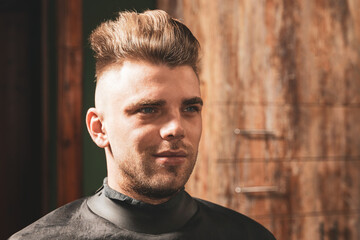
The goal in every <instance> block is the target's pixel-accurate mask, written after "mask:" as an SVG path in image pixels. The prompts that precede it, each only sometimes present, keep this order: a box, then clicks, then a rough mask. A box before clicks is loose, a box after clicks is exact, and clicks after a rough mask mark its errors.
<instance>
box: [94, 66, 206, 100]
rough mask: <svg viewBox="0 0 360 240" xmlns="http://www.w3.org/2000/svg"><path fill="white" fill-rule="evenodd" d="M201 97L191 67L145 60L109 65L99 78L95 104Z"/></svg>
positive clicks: (197, 81) (196, 79) (197, 82)
mask: <svg viewBox="0 0 360 240" xmlns="http://www.w3.org/2000/svg"><path fill="white" fill-rule="evenodd" d="M192 97H200V87H199V80H198V78H197V76H196V74H195V72H194V70H193V69H192V68H191V67H190V66H177V67H173V68H170V67H168V66H165V65H154V64H151V63H148V62H144V61H125V62H123V63H122V64H121V65H120V64H114V65H112V66H109V67H108V68H107V69H106V70H105V71H104V72H103V73H102V74H101V76H100V77H99V79H98V86H97V90H96V95H95V102H96V104H97V105H98V104H100V103H101V102H106V103H107V104H110V103H111V102H114V101H116V100H117V101H122V102H123V103H126V102H133V101H136V100H137V99H144V98H150V99H158V98H162V99H165V100H176V99H179V100H180V99H184V98H192ZM112 100H114V101H112Z"/></svg>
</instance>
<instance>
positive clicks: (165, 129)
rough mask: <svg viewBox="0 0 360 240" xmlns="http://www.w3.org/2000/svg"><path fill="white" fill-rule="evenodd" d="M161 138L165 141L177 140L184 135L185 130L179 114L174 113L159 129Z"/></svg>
mask: <svg viewBox="0 0 360 240" xmlns="http://www.w3.org/2000/svg"><path fill="white" fill-rule="evenodd" d="M160 135H161V138H162V139H164V140H166V141H171V140H179V139H182V138H184V137H185V130H184V127H183V125H182V122H181V116H180V114H179V113H178V114H174V115H172V116H170V117H169V119H168V121H167V122H166V123H165V124H164V125H163V126H162V128H161V129H160Z"/></svg>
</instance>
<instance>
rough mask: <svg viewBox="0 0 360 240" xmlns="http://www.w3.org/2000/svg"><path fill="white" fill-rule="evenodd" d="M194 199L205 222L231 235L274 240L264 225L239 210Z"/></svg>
mask: <svg viewBox="0 0 360 240" xmlns="http://www.w3.org/2000/svg"><path fill="white" fill-rule="evenodd" d="M195 201H196V202H197V203H198V206H199V214H200V215H202V216H203V218H204V221H205V222H208V224H210V225H214V226H216V227H217V229H222V231H223V232H230V233H231V236H232V237H234V236H235V235H237V236H240V235H241V237H242V238H244V239H256V240H257V239H261V240H275V238H274V236H273V235H272V234H271V233H270V231H269V230H267V229H266V228H265V227H264V226H262V225H261V224H260V223H258V222H256V221H255V220H253V219H251V218H249V217H247V216H245V215H243V214H241V213H239V212H236V211H234V210H231V209H229V208H226V207H223V206H220V205H218V204H215V203H212V202H209V201H205V200H202V199H197V198H195Z"/></svg>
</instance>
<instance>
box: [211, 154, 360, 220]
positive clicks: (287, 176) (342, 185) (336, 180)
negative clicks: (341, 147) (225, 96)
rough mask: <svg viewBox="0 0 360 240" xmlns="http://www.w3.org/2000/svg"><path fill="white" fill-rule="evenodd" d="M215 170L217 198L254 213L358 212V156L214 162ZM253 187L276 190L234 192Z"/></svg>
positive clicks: (257, 216)
mask: <svg viewBox="0 0 360 240" xmlns="http://www.w3.org/2000/svg"><path fill="white" fill-rule="evenodd" d="M217 169H218V172H217V176H219V177H217V178H216V181H217V183H218V184H217V185H216V186H215V187H214V189H212V190H213V191H215V192H216V193H217V202H219V203H220V204H222V205H225V206H228V207H230V208H232V209H235V210H237V211H239V212H242V213H244V214H247V215H249V216H252V217H255V218H261V217H270V216H275V217H276V216H283V215H288V216H300V215H311V214H318V215H320V214H322V213H323V214H327V213H333V212H337V213H341V212H360V207H359V206H360V193H359V189H360V159H358V160H356V161H355V160H354V161H336V160H335V161H334V160H331V159H322V160H321V161H320V160H315V161H314V160H313V159H309V160H307V161H304V160H303V161H293V162H282V161H279V162H269V163H262V162H241V163H219V164H218V166H217ZM220 176H221V177H220ZM255 186H276V187H279V189H278V190H276V191H275V190H274V191H267V190H266V189H265V190H261V189H259V190H258V192H253V193H252V192H249V193H246V192H245V193H241V192H240V193H237V192H236V188H237V187H242V188H245V189H246V187H255Z"/></svg>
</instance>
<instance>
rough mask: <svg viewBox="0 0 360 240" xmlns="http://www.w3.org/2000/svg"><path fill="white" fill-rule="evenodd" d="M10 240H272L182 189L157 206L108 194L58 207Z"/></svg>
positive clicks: (255, 227) (103, 192)
mask: <svg viewBox="0 0 360 240" xmlns="http://www.w3.org/2000/svg"><path fill="white" fill-rule="evenodd" d="M10 239H11V240H14V239H26V240H32V239H34V240H35V239H36V240H40V239H71V240H75V239H109V240H113V239H150V240H155V239H156V240H162V239H166V240H168V239H197V240H198V239H206V240H208V239H225V240H231V239H240V240H274V239H275V238H274V237H273V235H272V234H271V233H270V232H269V231H268V230H266V229H265V228H264V227H263V226H261V225H260V224H258V223H257V222H255V221H253V220H251V219H250V218H248V217H246V216H244V215H242V214H240V213H237V212H235V211H232V210H230V209H227V208H224V207H221V206H219V205H216V204H213V203H210V202H207V201H204V200H200V199H195V198H192V197H191V196H190V195H189V194H188V193H186V192H185V191H184V190H182V191H180V192H179V193H177V194H176V195H175V196H174V197H173V198H172V199H170V200H169V201H167V202H165V203H163V204H160V205H151V204H147V203H143V202H140V201H137V200H135V199H132V198H130V197H128V196H125V195H123V194H121V193H119V192H116V191H115V190H113V189H111V188H110V187H109V186H108V185H107V184H106V181H105V183H104V186H103V189H102V190H101V191H98V192H97V193H96V194H95V195H94V196H91V197H88V198H84V199H79V200H77V201H74V202H71V203H69V204H67V205H65V206H63V207H60V208H58V209H56V210H54V211H53V212H51V213H49V214H47V215H46V216H44V217H42V218H40V219H39V220H38V221H36V222H34V223H33V224H31V225H29V226H28V227H26V228H24V229H23V230H21V231H20V232H18V233H16V234H14V235H13V236H12V237H10Z"/></svg>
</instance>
